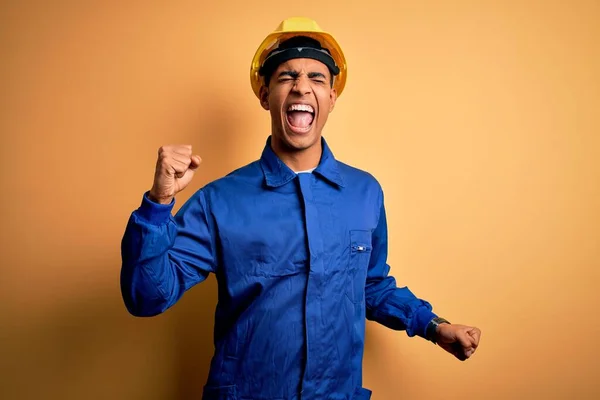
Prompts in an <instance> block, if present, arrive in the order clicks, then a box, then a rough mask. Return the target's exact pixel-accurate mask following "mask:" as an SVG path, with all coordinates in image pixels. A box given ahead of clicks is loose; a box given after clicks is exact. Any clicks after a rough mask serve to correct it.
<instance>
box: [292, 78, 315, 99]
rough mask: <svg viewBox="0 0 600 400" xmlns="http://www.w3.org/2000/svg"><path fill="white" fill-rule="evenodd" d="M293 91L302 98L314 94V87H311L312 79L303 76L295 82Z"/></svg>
mask: <svg viewBox="0 0 600 400" xmlns="http://www.w3.org/2000/svg"><path fill="white" fill-rule="evenodd" d="M292 90H293V91H294V93H297V94H299V95H300V96H304V95H306V94H310V93H312V87H311V86H310V79H309V78H308V76H307V75H306V74H301V75H300V76H299V77H298V78H297V79H296V81H295V82H294V87H293V89H292Z"/></svg>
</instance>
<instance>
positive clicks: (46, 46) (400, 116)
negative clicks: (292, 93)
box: [0, 0, 600, 400]
mask: <svg viewBox="0 0 600 400" xmlns="http://www.w3.org/2000/svg"><path fill="white" fill-rule="evenodd" d="M293 15H302V16H309V17H312V18H315V19H316V20H317V21H318V23H319V24H320V25H321V27H323V28H324V29H326V30H328V31H331V32H332V33H333V34H334V35H335V36H336V38H337V39H338V40H339V42H340V43H341V45H342V47H343V49H344V51H345V53H346V56H347V59H348V63H349V75H348V85H347V87H346V91H345V92H344V94H343V95H342V96H341V97H340V99H339V101H338V104H337V106H336V109H335V111H334V113H333V114H332V115H331V117H330V120H329V123H328V125H327V126H326V132H325V136H326V138H327V139H328V141H329V143H330V145H331V147H332V148H333V151H334V154H335V155H336V156H337V157H338V158H339V159H340V160H343V161H346V162H348V163H350V164H353V165H355V166H357V167H360V168H363V169H367V170H369V171H370V172H372V173H373V174H374V175H375V176H376V177H377V178H378V179H379V180H380V182H381V184H382V185H383V188H384V190H385V193H386V201H387V203H386V204H387V209H388V217H389V236H390V241H391V242H390V243H391V248H390V259H389V261H390V264H391V265H392V273H393V274H394V275H395V276H396V277H397V278H398V281H399V283H400V284H402V285H408V286H409V287H410V288H411V289H412V290H413V291H414V292H415V293H416V294H418V295H419V296H421V297H424V298H426V299H428V300H429V301H431V302H432V303H433V304H434V307H435V310H436V311H437V312H438V313H439V314H441V315H443V316H445V317H446V318H448V319H450V320H451V321H454V322H460V323H466V324H473V325H476V326H479V327H480V328H481V329H482V330H483V336H482V341H481V348H480V350H479V351H478V353H476V355H475V356H474V357H473V359H471V360H469V361H468V362H466V363H461V362H459V361H456V360H454V359H453V358H452V357H451V356H449V355H447V354H445V353H444V352H443V351H441V350H440V349H439V348H436V347H435V346H433V345H431V344H429V343H427V342H425V341H424V340H420V339H418V338H415V339H410V338H408V337H406V335H405V334H404V333H403V332H393V331H391V330H387V329H386V328H383V327H381V326H378V325H375V324H368V328H367V337H368V338H367V344H366V355H365V360H364V367H365V374H364V375H365V377H364V383H365V386H366V387H368V388H370V389H372V390H373V391H374V395H373V399H375V400H388V399H400V398H401V399H405V400H409V399H448V398H451V399H453V398H460V399H594V398H600V382H599V381H600V368H599V367H600V365H599V364H600V362H599V361H598V357H599V355H600V354H599V345H598V342H599V340H600V338H599V336H600V324H599V322H598V320H599V318H600V317H598V315H597V312H598V306H599V297H600V295H599V294H598V293H597V287H598V284H599V283H600V279H599V278H600V272H599V271H600V268H599V267H600V265H599V264H600V262H599V260H600V243H599V242H600V235H599V233H600V232H599V231H600V161H599V160H598V156H599V150H600V122H599V115H600V44H599V43H600V23H599V22H598V21H599V20H600V3H599V2H597V1H571V2H567V1H509V0H506V1H494V2H491V1H391V0H390V1H379V0H371V1H368V2H365V1H341V0H339V1H325V0H323V1H309V0H306V1H302V2H290V1H285V2H280V1H257V2H249V1H223V2H217V1H214V2H208V1H205V2H203V1H194V2H192V1H189V2H182V1H179V2H169V1H166V0H165V1H163V2H147V1H144V2H142V1H139V2H134V1H129V2H121V1H33V0H32V1H27V0H25V1H3V2H2V3H1V6H0V46H1V47H0V51H1V53H0V77H1V78H0V79H1V81H0V132H1V139H2V141H1V143H2V144H1V146H0V157H1V160H2V169H1V171H2V174H1V186H0V187H1V190H2V192H1V193H2V195H1V196H2V204H1V210H2V211H1V212H2V215H1V217H2V230H1V232H2V236H1V246H2V248H1V255H2V263H1V275H0V296H1V301H0V339H1V340H0V346H1V347H0V369H1V370H0V398H2V399H145V400H148V399H184V398H185V399H191V398H199V397H200V393H201V387H202V385H203V383H204V380H205V378H206V374H207V368H208V363H209V359H210V356H211V354H212V326H213V321H212V316H213V311H214V306H215V303H216V285H215V281H214V278H212V277H211V278H210V280H209V281H208V282H205V283H203V284H202V285H201V286H197V287H195V288H194V289H192V290H191V291H190V292H189V293H187V294H186V295H185V296H184V298H183V299H182V300H181V302H180V303H178V304H177V305H176V306H175V307H174V308H172V309H171V310H169V312H167V313H166V314H164V315H162V316H159V317H156V318H151V319H136V318H134V317H131V316H129V315H128V314H127V312H126V310H125V308H124V306H123V304H122V301H121V298H120V291H119V270H120V255H119V245H120V239H121V236H122V233H123V230H124V228H125V224H126V222H127V219H128V216H129V214H130V212H131V211H132V210H133V209H135V208H136V207H137V206H138V204H139V201H140V199H141V196H142V193H143V192H144V191H145V190H147V189H149V187H150V185H151V182H152V177H153V171H154V162H155V158H156V150H157V149H158V147H159V146H160V145H162V144H166V143H191V144H192V145H193V146H194V148H195V149H196V150H197V152H198V153H200V154H201V155H202V157H203V159H204V163H203V165H202V167H201V172H200V173H199V174H197V176H196V178H195V180H194V181H193V183H192V185H191V187H190V188H188V190H187V191H185V192H184V193H182V195H181V196H179V197H178V199H177V200H178V202H177V205H178V206H181V204H182V203H183V201H184V200H185V199H187V198H188V197H189V196H190V195H191V194H192V192H193V191H195V190H196V189H198V188H200V187H201V186H202V185H204V184H205V183H207V182H209V181H211V180H213V179H216V178H218V177H220V176H222V175H223V174H225V173H227V172H229V171H231V170H232V169H234V168H237V167H238V166H241V165H244V164H246V163H248V162H250V161H252V160H254V159H256V158H258V157H259V155H260V151H261V150H262V147H263V144H264V140H265V139H266V137H267V135H268V134H269V127H270V123H269V116H268V113H267V112H265V111H263V110H262V109H261V107H260V105H259V103H258V101H257V100H256V99H255V98H254V97H253V94H252V90H251V88H250V83H249V76H248V75H249V66H250V61H251V58H252V55H253V54H254V51H255V49H256V47H257V46H258V44H259V43H260V42H261V40H262V39H263V38H264V36H265V35H266V34H267V33H269V32H270V31H271V30H273V29H274V28H275V27H276V26H277V24H278V23H279V22H280V21H281V20H282V19H284V18H286V17H288V16H293Z"/></svg>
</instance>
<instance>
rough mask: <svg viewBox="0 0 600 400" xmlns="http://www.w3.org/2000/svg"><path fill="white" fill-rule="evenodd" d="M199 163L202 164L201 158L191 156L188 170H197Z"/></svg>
mask: <svg viewBox="0 0 600 400" xmlns="http://www.w3.org/2000/svg"><path fill="white" fill-rule="evenodd" d="M201 162H202V158H200V156H198V155H193V156H192V162H191V163H190V167H189V169H191V170H192V171H196V170H197V169H198V167H199V166H200V163H201Z"/></svg>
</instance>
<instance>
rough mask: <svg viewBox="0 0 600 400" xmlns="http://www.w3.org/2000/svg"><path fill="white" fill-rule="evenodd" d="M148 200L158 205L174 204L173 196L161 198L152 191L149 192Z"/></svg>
mask: <svg viewBox="0 0 600 400" xmlns="http://www.w3.org/2000/svg"><path fill="white" fill-rule="evenodd" d="M148 200H150V201H152V202H154V203H157V204H171V203H172V202H173V196H167V197H160V196H157V195H156V194H154V193H153V192H152V190H150V191H149V192H148Z"/></svg>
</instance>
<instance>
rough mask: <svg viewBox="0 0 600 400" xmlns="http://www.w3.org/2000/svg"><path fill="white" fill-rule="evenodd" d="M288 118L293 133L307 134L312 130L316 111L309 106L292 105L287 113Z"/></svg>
mask: <svg viewBox="0 0 600 400" xmlns="http://www.w3.org/2000/svg"><path fill="white" fill-rule="evenodd" d="M286 118H287V122H288V125H289V126H290V128H291V130H292V131H293V132H295V133H306V132H308V131H310V128H312V124H313V121H314V120H315V110H314V108H313V107H312V106H311V105H309V104H292V105H290V106H289V107H288V109H287V111H286Z"/></svg>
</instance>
